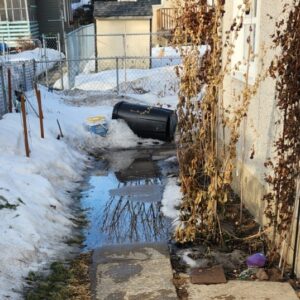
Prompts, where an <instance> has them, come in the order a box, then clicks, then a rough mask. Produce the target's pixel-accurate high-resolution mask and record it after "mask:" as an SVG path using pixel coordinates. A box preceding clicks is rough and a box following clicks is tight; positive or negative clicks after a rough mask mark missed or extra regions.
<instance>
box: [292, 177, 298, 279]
mask: <svg viewBox="0 0 300 300" xmlns="http://www.w3.org/2000/svg"><path fill="white" fill-rule="evenodd" d="M298 180H299V179H298ZM299 185H300V184H299V182H298V184H297V193H296V199H298V203H297V204H298V211H297V219H296V233H295V241H294V253H293V263H292V271H291V275H290V277H291V278H296V277H297V275H296V273H295V268H296V257H297V249H298V239H299V222H300V197H299V193H298V192H299ZM297 194H298V196H297Z"/></svg>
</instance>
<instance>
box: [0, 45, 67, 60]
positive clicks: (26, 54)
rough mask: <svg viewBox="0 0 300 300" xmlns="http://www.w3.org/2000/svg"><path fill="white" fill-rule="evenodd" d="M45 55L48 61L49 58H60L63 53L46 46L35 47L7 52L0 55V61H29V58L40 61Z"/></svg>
mask: <svg viewBox="0 0 300 300" xmlns="http://www.w3.org/2000/svg"><path fill="white" fill-rule="evenodd" d="M45 56H46V57H47V59H48V60H49V61H51V60H60V59H61V58H64V57H65V56H64V54H63V53H60V52H59V51H56V50H54V49H50V48H46V51H45V49H42V48H36V49H34V50H28V51H23V52H20V53H17V54H9V55H5V56H2V57H0V61H1V62H5V61H9V62H14V61H15V62H17V61H30V60H33V59H34V60H36V61H42V60H43V59H44V58H45Z"/></svg>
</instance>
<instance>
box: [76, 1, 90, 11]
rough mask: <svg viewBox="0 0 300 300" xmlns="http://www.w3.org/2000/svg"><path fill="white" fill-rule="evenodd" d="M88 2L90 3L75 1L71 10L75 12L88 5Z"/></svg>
mask: <svg viewBox="0 0 300 300" xmlns="http://www.w3.org/2000/svg"><path fill="white" fill-rule="evenodd" d="M90 2H91V0H77V1H76V2H75V1H73V3H72V10H76V9H77V8H79V7H81V6H83V5H85V4H89V3H90Z"/></svg>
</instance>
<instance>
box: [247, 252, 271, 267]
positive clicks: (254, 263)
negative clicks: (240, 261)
mask: <svg viewBox="0 0 300 300" xmlns="http://www.w3.org/2000/svg"><path fill="white" fill-rule="evenodd" d="M266 261H267V258H266V257H265V256H264V255H263V254H262V253H255V254H253V255H251V256H249V257H248V258H247V260H246V263H247V266H248V267H249V268H251V267H252V268H253V267H256V268H262V267H264V266H265V264H266Z"/></svg>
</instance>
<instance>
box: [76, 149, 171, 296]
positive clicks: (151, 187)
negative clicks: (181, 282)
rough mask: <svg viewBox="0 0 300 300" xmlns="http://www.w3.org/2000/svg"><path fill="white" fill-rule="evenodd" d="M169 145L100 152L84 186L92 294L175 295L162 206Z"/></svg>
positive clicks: (168, 232) (168, 169) (168, 228)
mask: <svg viewBox="0 0 300 300" xmlns="http://www.w3.org/2000/svg"><path fill="white" fill-rule="evenodd" d="M174 155H175V150H174V148H173V147H170V146H160V147H156V148H153V149H140V150H126V151H125V150H124V151H118V152H110V153H103V154H101V155H99V160H98V162H97V166H96V168H95V169H94V170H93V172H92V174H91V176H90V180H89V182H88V186H87V188H86V189H85V191H83V192H82V201H81V202H82V207H83V208H84V209H86V210H87V216H88V221H89V226H88V227H87V228H86V229H85V232H84V234H85V250H88V251H89V250H93V253H94V254H93V265H92V272H91V276H92V286H93V294H94V299H99V300H102V299H103V300H104V299H105V300H122V299H132V300H133V299H145V300H146V299H166V300H168V299H177V296H176V292H175V287H174V286H173V284H172V278H173V275H172V269H171V265H170V258H169V253H168V247H167V241H168V240H169V239H170V235H171V226H172V225H171V222H170V220H168V219H166V218H165V217H164V216H163V215H162V213H161V212H160V208H161V200H162V194H163V190H164V186H165V184H166V179H167V177H168V176H173V175H174V174H176V173H177V166H176V165H174V162H172V161H166V159H168V158H170V157H172V156H174Z"/></svg>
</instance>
